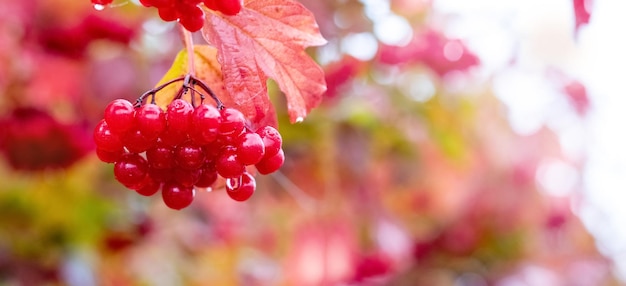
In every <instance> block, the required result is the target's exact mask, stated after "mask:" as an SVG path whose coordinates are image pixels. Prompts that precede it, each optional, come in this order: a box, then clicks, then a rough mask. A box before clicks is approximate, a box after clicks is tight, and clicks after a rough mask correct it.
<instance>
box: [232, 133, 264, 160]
mask: <svg viewBox="0 0 626 286" xmlns="http://www.w3.org/2000/svg"><path fill="white" fill-rule="evenodd" d="M236 147H237V158H238V159H239V162H241V163H242V164H244V165H254V164H256V163H258V162H259V161H261V159H263V155H265V146H264V145H263V139H261V136H259V134H256V133H252V132H247V133H244V134H243V135H241V136H239V137H238V138H237V146H236Z"/></svg>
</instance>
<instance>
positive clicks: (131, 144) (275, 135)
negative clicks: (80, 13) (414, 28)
mask: <svg viewBox="0 0 626 286" xmlns="http://www.w3.org/2000/svg"><path fill="white" fill-rule="evenodd" d="M92 3H93V4H97V5H108V4H111V1H96V0H92ZM141 4H142V5H143V6H145V7H155V8H157V9H158V12H159V17H160V18H161V19H162V20H164V21H178V23H179V24H180V25H181V27H182V28H181V29H182V30H183V42H184V44H185V48H186V49H185V50H183V51H182V52H181V53H180V54H179V56H178V57H177V58H176V59H175V61H174V64H173V65H172V68H171V69H170V70H169V71H168V72H167V73H166V74H165V75H164V77H163V79H162V80H161V81H160V82H159V83H158V84H157V86H156V87H155V88H153V89H149V90H148V91H146V92H145V93H143V94H142V95H140V96H139V97H138V99H137V100H136V101H135V102H134V103H131V102H130V101H128V100H125V99H116V100H113V101H112V102H110V103H109V104H108V106H107V107H106V108H105V110H104V118H103V119H102V120H101V121H100V122H99V123H98V125H97V126H96V128H95V130H94V141H95V143H96V153H97V155H98V158H99V159H100V160H101V161H103V162H106V163H112V164H114V169H113V172H114V174H115V178H116V179H117V181H119V182H120V183H121V184H122V185H124V186H125V187H127V188H129V189H133V190H135V191H136V192H137V193H139V194H141V195H144V196H151V195H154V194H156V193H157V192H158V191H159V190H160V191H161V195H162V198H163V201H164V203H165V204H166V205H167V206H168V207H170V208H172V209H182V208H185V207H187V206H189V205H190V204H191V203H192V201H193V198H194V195H195V190H196V189H204V188H210V187H215V186H216V182H217V181H218V179H219V177H221V178H223V179H224V180H225V183H224V185H225V186H224V188H225V190H226V192H227V194H228V195H229V196H230V197H231V198H232V199H233V200H236V201H245V200H247V199H249V198H250V197H251V196H252V194H253V193H254V191H255V189H256V180H255V177H254V174H262V175H266V174H270V173H273V172H275V171H277V170H278V169H279V168H280V167H281V166H282V165H283V163H284V161H285V154H284V152H283V150H282V138H281V135H280V133H279V132H278V130H277V129H276V125H277V124H276V122H277V120H276V115H275V113H274V107H273V106H272V103H271V102H270V100H269V96H268V94H267V86H266V82H267V80H268V78H272V79H274V80H275V81H276V82H277V83H278V85H279V87H280V89H281V90H282V91H283V92H284V93H285V96H286V97H287V101H288V112H289V115H290V119H291V122H292V123H294V122H299V121H301V120H303V119H304V117H306V115H307V114H308V112H309V111H310V110H311V109H312V108H314V107H315V106H316V105H317V104H319V101H320V99H321V94H322V93H323V92H324V91H325V89H326V84H325V81H324V74H323V71H322V70H321V68H320V67H319V66H318V65H317V64H316V63H315V62H314V61H313V60H312V59H311V58H309V57H308V56H307V54H306V53H305V51H304V49H305V48H306V47H308V46H313V45H321V44H323V43H325V40H324V39H323V38H322V37H321V35H320V34H319V29H318V26H317V24H316V23H315V20H314V18H313V15H312V14H311V13H310V11H308V10H307V9H306V8H304V6H302V5H301V4H300V3H298V2H295V1H292V0H280V1H276V0H250V1H246V2H245V3H244V2H241V1H239V0H213V1H211V0H206V1H198V0H142V1H141ZM294 15H297V16H298V17H287V16H294ZM198 30H202V35H203V36H204V38H205V39H206V41H207V42H208V44H209V45H194V44H193V42H192V37H191V34H190V33H191V32H195V31H198ZM211 46H212V47H211Z"/></svg>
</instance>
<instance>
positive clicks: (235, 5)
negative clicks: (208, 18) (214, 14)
mask: <svg viewBox="0 0 626 286" xmlns="http://www.w3.org/2000/svg"><path fill="white" fill-rule="evenodd" d="M242 5H243V3H242V1H241V0H217V6H218V8H219V9H218V10H219V11H220V12H222V13H224V14H226V15H229V16H233V15H237V14H238V13H239V12H240V11H241V7H242Z"/></svg>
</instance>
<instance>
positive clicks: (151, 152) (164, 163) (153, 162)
mask: <svg viewBox="0 0 626 286" xmlns="http://www.w3.org/2000/svg"><path fill="white" fill-rule="evenodd" d="M146 158H147V159H148V163H149V164H150V167H151V168H155V169H169V168H172V167H174V163H175V162H174V150H173V149H172V148H171V147H169V146H166V145H164V144H161V143H157V144H156V145H155V146H154V147H152V148H150V149H148V151H146Z"/></svg>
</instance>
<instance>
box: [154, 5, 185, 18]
mask: <svg viewBox="0 0 626 286" xmlns="http://www.w3.org/2000/svg"><path fill="white" fill-rule="evenodd" d="M157 8H158V9H159V17H160V18H161V19H162V20H163V21H165V22H172V21H176V20H178V18H179V17H180V14H179V13H178V10H176V7H175V6H173V5H172V6H162V7H157Z"/></svg>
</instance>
